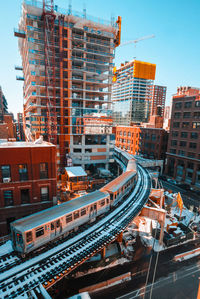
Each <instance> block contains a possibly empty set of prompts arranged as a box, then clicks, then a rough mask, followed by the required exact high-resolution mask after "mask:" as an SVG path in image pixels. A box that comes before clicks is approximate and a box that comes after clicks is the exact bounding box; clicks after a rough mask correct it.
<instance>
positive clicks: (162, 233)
mask: <svg viewBox="0 0 200 299" xmlns="http://www.w3.org/2000/svg"><path fill="white" fill-rule="evenodd" d="M164 227H165V222H163V221H162V222H160V237H159V244H160V245H162V244H163V237H164Z"/></svg>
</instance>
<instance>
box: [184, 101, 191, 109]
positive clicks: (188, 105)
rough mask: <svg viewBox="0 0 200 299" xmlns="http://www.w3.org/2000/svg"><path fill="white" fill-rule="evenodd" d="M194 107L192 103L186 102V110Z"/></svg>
mask: <svg viewBox="0 0 200 299" xmlns="http://www.w3.org/2000/svg"><path fill="white" fill-rule="evenodd" d="M191 107H192V102H185V104H184V108H191Z"/></svg>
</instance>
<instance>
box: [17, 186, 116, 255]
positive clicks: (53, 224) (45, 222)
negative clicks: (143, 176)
mask: <svg viewBox="0 0 200 299" xmlns="http://www.w3.org/2000/svg"><path fill="white" fill-rule="evenodd" d="M109 209H110V195H109V193H108V192H106V191H99V190H98V191H95V192H92V193H89V194H87V195H85V196H82V197H79V198H76V199H73V200H71V201H68V202H66V203H63V204H61V205H58V206H55V207H52V208H49V209H46V210H43V211H41V212H38V213H35V214H33V215H30V216H27V217H25V218H22V219H19V220H16V221H14V222H12V223H11V237H12V244H13V249H14V250H15V251H17V252H18V253H20V254H21V255H26V254H27V253H29V252H31V251H33V250H35V249H37V248H39V247H41V246H43V245H44V244H45V243H48V242H50V241H53V240H54V239H57V238H59V237H61V236H63V235H67V234H69V233H70V231H73V230H76V229H77V228H78V227H79V226H81V225H83V224H84V223H87V222H90V221H93V220H95V219H96V217H97V216H99V215H101V214H103V213H105V212H107V211H108V210H109Z"/></svg>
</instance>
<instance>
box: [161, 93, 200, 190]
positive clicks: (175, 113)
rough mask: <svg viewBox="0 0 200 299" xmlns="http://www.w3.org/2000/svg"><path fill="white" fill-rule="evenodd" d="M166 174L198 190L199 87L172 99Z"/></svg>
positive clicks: (199, 175) (199, 148)
mask: <svg viewBox="0 0 200 299" xmlns="http://www.w3.org/2000/svg"><path fill="white" fill-rule="evenodd" d="M166 174H168V175H169V176H171V177H174V178H175V179H176V180H177V181H183V182H186V183H188V184H192V185H195V186H196V187H199V188H200V88H192V87H180V88H178V89H177V94H176V95H174V96H173V103H172V114H171V125H170V133H169V141H168V149H167V167H166Z"/></svg>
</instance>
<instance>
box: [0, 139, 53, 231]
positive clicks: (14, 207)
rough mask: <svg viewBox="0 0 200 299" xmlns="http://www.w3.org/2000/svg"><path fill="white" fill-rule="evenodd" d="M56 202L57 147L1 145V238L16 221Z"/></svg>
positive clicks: (48, 144) (25, 144) (31, 144)
mask: <svg viewBox="0 0 200 299" xmlns="http://www.w3.org/2000/svg"><path fill="white" fill-rule="evenodd" d="M54 199H56V147H55V146H54V145H52V144H51V143H47V142H42V143H41V144H34V143H27V142H7V143H4V144H1V145H0V236H4V235H7V234H8V233H9V224H10V222H12V221H14V220H15V219H18V218H21V217H24V216H27V215H30V214H32V213H35V212H38V211H40V210H43V209H46V208H49V207H51V206H52V205H53V200H54Z"/></svg>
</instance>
